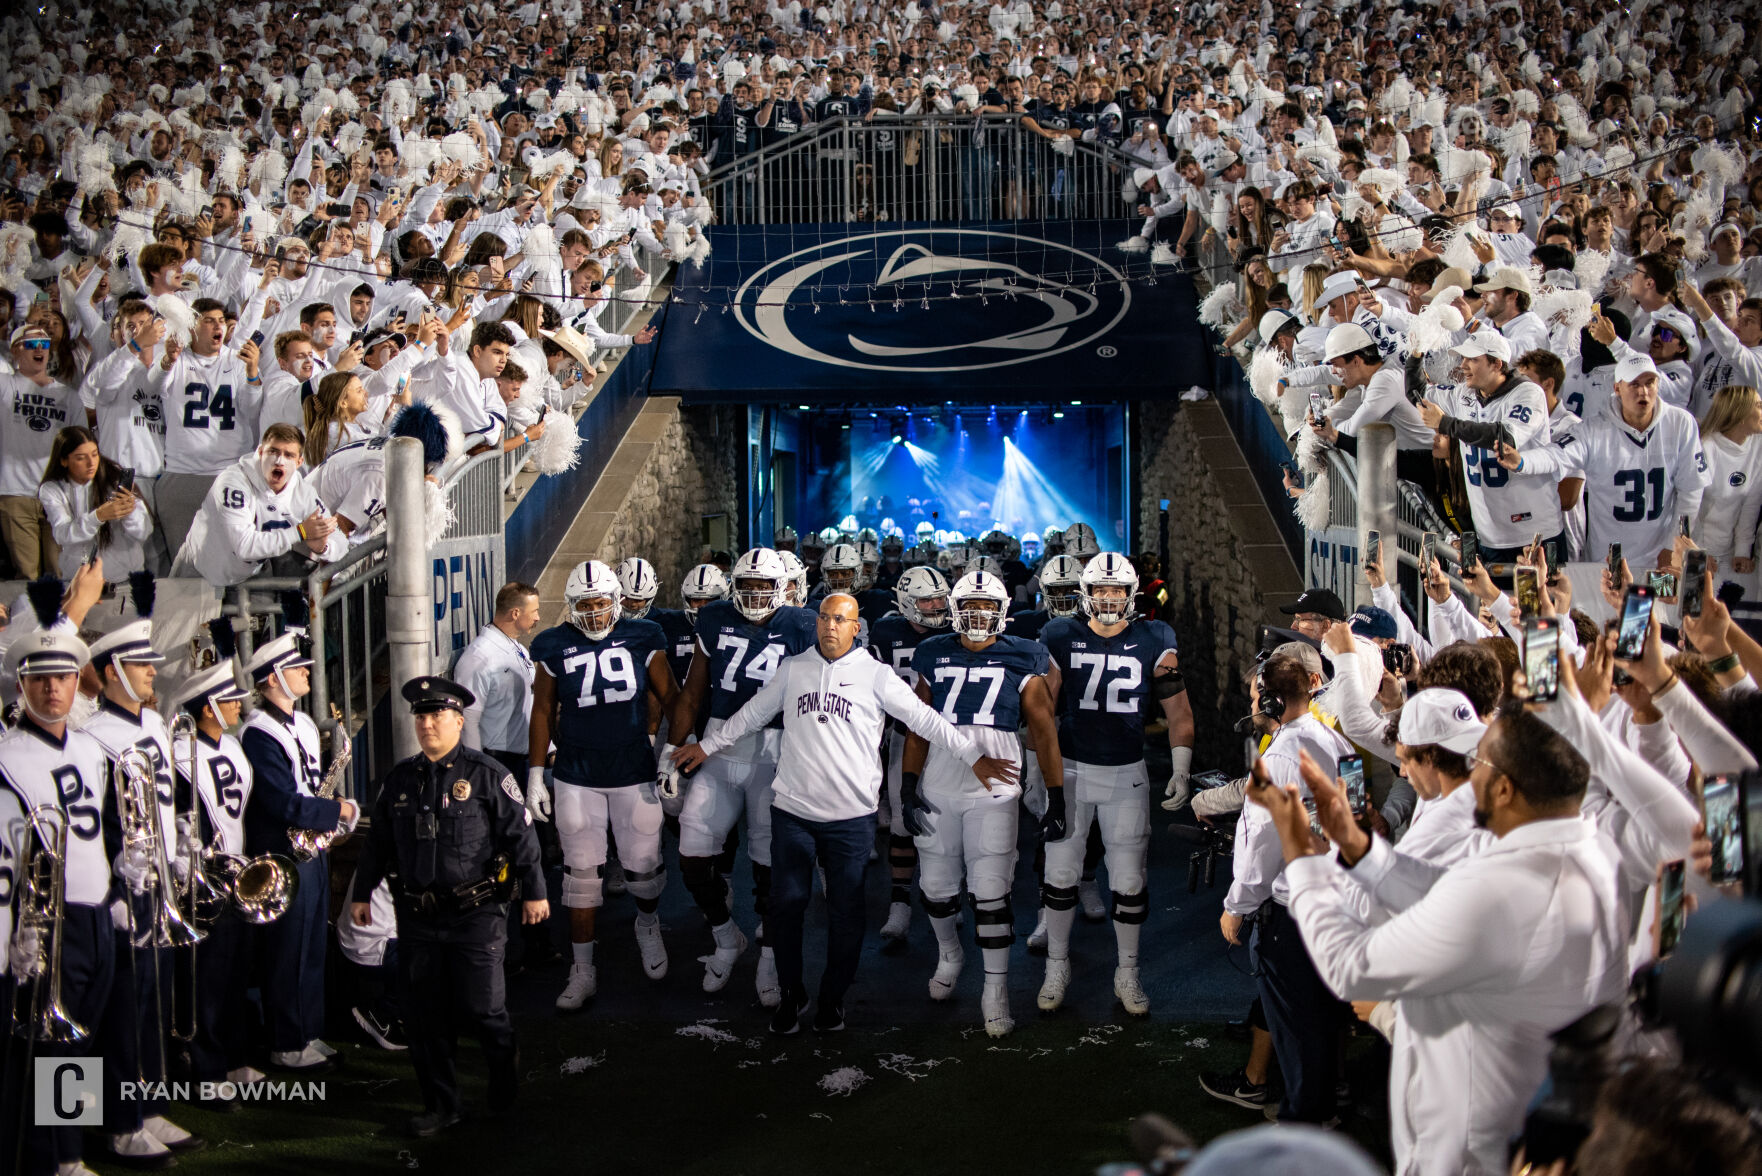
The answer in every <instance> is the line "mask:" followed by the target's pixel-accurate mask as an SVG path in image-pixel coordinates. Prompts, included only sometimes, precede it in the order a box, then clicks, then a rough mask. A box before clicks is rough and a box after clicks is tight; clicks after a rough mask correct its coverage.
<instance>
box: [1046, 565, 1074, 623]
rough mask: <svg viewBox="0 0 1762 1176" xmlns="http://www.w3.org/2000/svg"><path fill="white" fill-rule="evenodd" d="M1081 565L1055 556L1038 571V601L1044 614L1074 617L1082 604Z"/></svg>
mask: <svg viewBox="0 0 1762 1176" xmlns="http://www.w3.org/2000/svg"><path fill="white" fill-rule="evenodd" d="M1082 584H1083V565H1082V564H1080V563H1078V562H1077V561H1076V560H1074V559H1072V558H1071V557H1070V556H1068V555H1055V556H1052V557H1051V558H1049V559H1048V560H1047V561H1046V566H1044V567H1042V568H1041V569H1040V601H1041V604H1042V606H1043V607H1045V609H1046V614H1047V615H1048V616H1053V617H1074V616H1076V615H1077V609H1078V607H1079V606H1080V605H1081V604H1082V591H1081V589H1082Z"/></svg>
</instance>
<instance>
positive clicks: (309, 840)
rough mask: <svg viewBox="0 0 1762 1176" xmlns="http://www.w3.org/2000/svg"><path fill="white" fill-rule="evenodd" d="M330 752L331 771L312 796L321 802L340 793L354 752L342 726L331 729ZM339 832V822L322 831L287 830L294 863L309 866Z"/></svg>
mask: <svg viewBox="0 0 1762 1176" xmlns="http://www.w3.org/2000/svg"><path fill="white" fill-rule="evenodd" d="M330 748H331V755H330V770H329V771H327V772H325V773H324V779H322V780H320V781H319V782H318V790H317V791H316V792H314V793H313V794H312V795H314V796H316V797H317V798H318V799H320V800H335V799H336V797H337V793H338V792H340V791H341V790H342V786H343V773H344V772H346V771H348V769H349V761H350V760H351V759H352V758H354V752H353V751H352V750H351V749H350V746H349V735H348V732H347V731H344V730H343V728H342V725H341V724H338V725H337V726H335V727H332V728H331V731H330ZM342 832H343V826H342V824H341V822H338V824H337V827H336V828H334V829H326V830H322V831H321V830H318V829H294V828H290V829H289V830H288V843H289V844H290V845H292V847H293V851H294V858H295V859H296V860H298V861H302V862H309V861H311V860H312V859H313V858H315V857H317V856H318V855H319V854H321V853H323V852H324V851H325V850H327V849H329V848H330V846H331V843H332V842H333V841H335V840H336V839H337V838H338V837H339V836H341V835H342Z"/></svg>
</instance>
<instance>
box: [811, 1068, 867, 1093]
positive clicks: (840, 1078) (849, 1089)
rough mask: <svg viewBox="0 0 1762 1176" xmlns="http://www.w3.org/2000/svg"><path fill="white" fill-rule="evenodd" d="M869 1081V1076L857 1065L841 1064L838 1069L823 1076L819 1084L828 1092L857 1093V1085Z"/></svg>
mask: <svg viewBox="0 0 1762 1176" xmlns="http://www.w3.org/2000/svg"><path fill="white" fill-rule="evenodd" d="M868 1081H869V1076H868V1075H867V1074H865V1073H863V1072H862V1070H861V1069H859V1068H857V1067H856V1066H840V1067H839V1068H838V1069H836V1070H834V1071H832V1072H831V1073H830V1074H827V1075H826V1076H825V1077H824V1078H821V1079H820V1081H819V1083H818V1084H817V1085H818V1086H819V1087H820V1089H821V1090H823V1091H825V1092H826V1093H827V1094H842V1095H847V1096H848V1095H851V1094H855V1093H856V1090H857V1087H859V1086H862V1085H864V1084H865V1083H867V1082H868Z"/></svg>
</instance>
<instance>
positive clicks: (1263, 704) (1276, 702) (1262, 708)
mask: <svg viewBox="0 0 1762 1176" xmlns="http://www.w3.org/2000/svg"><path fill="white" fill-rule="evenodd" d="M1254 690H1255V693H1256V694H1257V695H1258V696H1259V698H1260V705H1259V707H1258V708H1257V710H1258V712H1259V713H1260V714H1261V715H1264V716H1265V717H1266V718H1269V719H1272V720H1273V721H1274V722H1278V721H1279V720H1282V719H1283V718H1284V717H1285V700H1284V699H1283V698H1280V697H1279V696H1278V695H1277V694H1274V693H1273V692H1272V689H1271V687H1269V686H1268V685H1267V680H1266V662H1261V663H1260V668H1259V669H1258V670H1256V671H1255V672H1254Z"/></svg>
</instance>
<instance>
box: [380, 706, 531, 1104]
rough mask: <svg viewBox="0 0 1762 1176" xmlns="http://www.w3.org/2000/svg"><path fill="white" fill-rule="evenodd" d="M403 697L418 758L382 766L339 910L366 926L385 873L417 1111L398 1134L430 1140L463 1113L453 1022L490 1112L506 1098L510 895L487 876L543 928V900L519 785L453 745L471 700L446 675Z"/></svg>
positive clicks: (510, 1043) (510, 1028)
mask: <svg viewBox="0 0 1762 1176" xmlns="http://www.w3.org/2000/svg"><path fill="white" fill-rule="evenodd" d="M404 698H405V699H406V700H408V701H409V703H410V710H411V713H412V714H413V715H414V716H415V718H414V721H415V725H416V740H417V742H418V743H420V744H421V745H422V754H420V755H415V756H411V757H410V758H409V759H407V760H405V761H403V762H402V763H400V764H398V765H397V766H395V767H394V768H392V770H391V771H390V772H389V773H387V775H386V778H385V783H384V784H383V785H381V787H380V791H379V798H378V800H377V801H376V802H375V804H374V811H373V822H372V825H371V827H370V828H369V830H368V834H367V845H366V847H365V849H364V850H363V851H362V854H361V861H360V864H359V866H357V868H356V871H355V889H354V894H353V899H354V901H353V902H352V903H351V905H350V908H349V913H350V916H351V917H352V918H353V919H354V920H355V922H356V924H358V925H359V926H362V927H365V926H368V925H369V924H370V923H371V922H372V921H373V907H372V896H373V889H374V887H376V886H378V885H379V882H380V879H381V878H387V879H389V880H390V881H391V889H392V896H393V899H394V902H395V905H396V910H397V918H398V964H399V967H400V969H401V970H402V972H403V980H404V985H405V987H406V989H407V990H408V992H409V996H410V1010H409V1017H408V1020H407V1022H406V1026H405V1027H406V1029H407V1030H408V1033H409V1039H410V1061H411V1062H412V1063H414V1064H415V1066H416V1079H417V1081H418V1082H419V1083H420V1084H421V1086H422V1101H423V1104H424V1106H425V1107H426V1108H427V1109H426V1110H425V1111H424V1112H423V1113H422V1114H420V1115H417V1116H415V1117H414V1118H413V1119H411V1120H410V1130H411V1132H412V1133H413V1134H415V1135H418V1136H429V1135H434V1134H436V1133H437V1132H440V1131H444V1130H445V1129H447V1128H448V1127H451V1126H453V1125H454V1124H455V1123H457V1122H459V1121H460V1120H461V1119H462V1118H463V1117H464V1116H463V1114H462V1112H461V1110H460V1107H459V1082H458V1075H457V1071H456V1068H455V1065H454V1052H455V1048H456V1045H457V1042H456V1040H455V1039H456V1033H455V1028H456V1025H457V1024H458V1022H459V1021H461V1020H463V1021H465V1022H467V1023H469V1024H472V1025H474V1026H475V1027H476V1029H477V1034H478V1037H479V1038H480V1039H481V1040H482V1042H483V1052H484V1056H485V1057H486V1058H487V1059H488V1061H489V1106H490V1110H491V1111H497V1110H503V1109H505V1108H507V1107H508V1106H510V1105H511V1104H512V1103H513V1101H514V1082H515V1056H514V1025H513V1022H512V1021H511V1020H510V1019H509V1017H508V1009H507V1005H506V1000H505V998H506V995H507V993H506V990H505V988H504V986H503V980H502V952H503V948H504V947H505V946H506V944H507V938H508V935H507V913H508V908H507V902H508V899H509V897H511V896H510V895H509V894H508V893H507V892H506V891H504V890H502V889H501V888H500V887H498V886H496V885H494V884H493V883H495V882H496V881H498V880H499V879H498V878H496V877H492V874H495V875H500V876H501V877H509V878H513V879H515V880H517V881H518V882H519V884H520V894H521V895H522V896H523V898H524V902H523V903H522V912H521V913H522V917H523V919H524V921H525V922H527V923H542V922H543V921H544V920H545V919H548V918H549V917H550V913H551V906H550V903H548V902H546V901H545V884H544V873H543V871H542V870H541V869H540V868H539V854H538V839H537V838H536V837H534V836H533V832H532V818H531V816H530V815H529V814H528V813H527V811H526V798H525V797H524V796H522V795H521V793H520V786H519V785H518V784H516V783H515V781H514V777H513V776H511V775H509V773H508V769H507V768H505V767H503V766H502V765H501V764H500V763H497V762H496V761H495V760H494V759H491V758H490V757H489V756H487V755H485V754H484V753H483V752H480V751H473V750H472V749H470V748H468V747H466V746H464V745H463V743H462V742H461V735H462V733H463V732H464V729H465V708H466V707H468V706H470V705H471V704H472V703H473V702H475V701H476V699H475V698H474V697H473V696H472V694H471V692H470V691H469V690H466V689H465V688H464V687H463V686H460V685H459V684H457V683H456V682H450V681H448V680H447V679H445V678H413V679H411V680H410V681H409V682H406V683H405V684H404Z"/></svg>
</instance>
